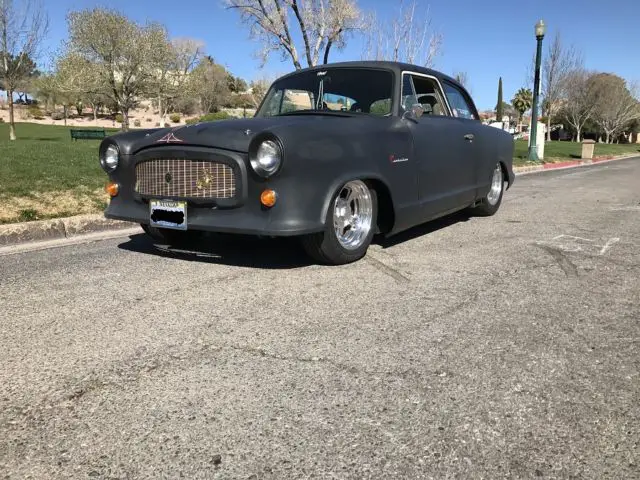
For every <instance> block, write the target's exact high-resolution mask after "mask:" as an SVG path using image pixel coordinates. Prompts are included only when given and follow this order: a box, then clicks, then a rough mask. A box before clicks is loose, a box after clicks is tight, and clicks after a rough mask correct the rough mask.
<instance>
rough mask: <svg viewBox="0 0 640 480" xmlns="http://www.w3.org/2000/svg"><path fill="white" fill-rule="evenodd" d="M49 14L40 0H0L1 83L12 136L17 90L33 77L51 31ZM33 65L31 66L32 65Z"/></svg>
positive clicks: (13, 135)
mask: <svg viewBox="0 0 640 480" xmlns="http://www.w3.org/2000/svg"><path fill="white" fill-rule="evenodd" d="M48 26H49V20H48V17H47V15H46V13H45V11H44V9H43V5H42V4H41V3H40V1H39V0H22V1H20V2H19V5H16V4H14V2H13V0H0V83H1V84H2V85H3V87H4V89H5V90H6V92H7V100H8V102H9V139H10V140H15V139H16V128H15V121H14V111H13V110H14V109H13V93H14V92H15V91H16V89H17V88H18V87H19V86H20V84H22V83H23V82H24V81H25V79H26V78H28V77H29V75H30V74H31V72H32V70H33V61H32V59H35V58H36V57H37V56H38V48H39V47H40V43H41V42H42V39H43V38H44V36H45V35H46V33H47V29H48ZM28 67H31V68H28Z"/></svg>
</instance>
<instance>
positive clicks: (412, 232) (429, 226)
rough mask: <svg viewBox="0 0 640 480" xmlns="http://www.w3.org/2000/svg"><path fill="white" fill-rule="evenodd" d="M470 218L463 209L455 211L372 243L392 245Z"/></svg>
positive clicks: (384, 246) (383, 246)
mask: <svg viewBox="0 0 640 480" xmlns="http://www.w3.org/2000/svg"><path fill="white" fill-rule="evenodd" d="M470 218H471V216H470V215H469V214H468V213H467V212H465V211H460V212H456V213H453V214H451V215H447V216H446V217H442V218H438V219H436V220H432V221H431V222H427V223H423V224H421V225H418V226H416V227H413V228H410V229H409V230H405V231H404V232H400V233H398V234H397V235H393V236H392V237H389V238H385V237H379V238H376V239H375V240H374V243H376V244H378V245H380V246H381V247H382V248H389V247H393V246H395V245H398V244H399V243H404V242H408V241H409V240H413V239H414V238H418V237H422V236H423V235H428V234H429V233H433V232H436V231H438V230H441V229H443V228H447V227H450V226H451V225H455V224H456V223H460V222H466V221H467V220H469V219H470Z"/></svg>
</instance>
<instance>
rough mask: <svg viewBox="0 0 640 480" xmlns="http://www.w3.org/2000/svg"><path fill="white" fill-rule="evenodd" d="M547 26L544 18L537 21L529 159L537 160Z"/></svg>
mask: <svg viewBox="0 0 640 480" xmlns="http://www.w3.org/2000/svg"><path fill="white" fill-rule="evenodd" d="M546 28H547V26H546V25H545V24H544V22H543V21H542V20H540V21H539V22H538V23H536V40H537V43H538V49H537V51H536V74H535V77H534V80H533V105H532V106H531V133H530V137H531V138H530V139H529V160H532V161H534V162H537V161H538V160H539V158H538V145H537V143H538V142H537V138H536V136H537V133H538V96H539V95H540V63H541V61H542V39H543V38H544V33H545V30H546Z"/></svg>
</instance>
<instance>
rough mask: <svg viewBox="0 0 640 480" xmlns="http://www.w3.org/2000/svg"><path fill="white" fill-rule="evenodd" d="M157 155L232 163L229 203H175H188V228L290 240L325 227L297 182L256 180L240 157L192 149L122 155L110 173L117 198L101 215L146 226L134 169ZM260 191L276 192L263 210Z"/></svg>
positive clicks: (146, 214) (145, 211) (145, 199)
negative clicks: (273, 200)
mask: <svg viewBox="0 0 640 480" xmlns="http://www.w3.org/2000/svg"><path fill="white" fill-rule="evenodd" d="M159 155H161V156H165V157H175V158H189V159H203V158H212V157H214V156H219V157H221V156H224V157H225V162H227V163H230V164H233V167H234V171H235V175H236V184H237V192H236V196H235V197H234V198H233V200H229V199H224V200H220V201H216V200H214V199H208V200H202V199H194V200H189V199H184V198H182V199H180V200H183V201H184V200H186V201H187V229H188V230H203V231H210V232H221V233H238V234H248V235H267V236H295V235H305V234H309V233H314V232H319V231H322V230H323V229H324V224H323V222H322V220H321V215H320V212H319V211H316V210H317V209H316V208H313V207H312V205H311V204H310V198H309V195H305V187H304V186H303V185H300V184H296V183H295V182H294V181H293V179H286V178H285V179H282V178H277V179H271V180H264V179H261V178H259V177H258V176H257V175H255V174H254V173H253V171H252V170H250V168H247V165H248V161H247V157H246V155H245V154H240V153H237V152H229V151H222V150H217V149H210V148H208V149H202V148H195V147H181V148H173V147H170V148H169V147H161V148H157V149H150V150H148V151H144V152H143V153H141V154H138V155H132V156H123V157H122V158H121V163H120V166H119V167H118V169H116V171H115V172H114V173H113V174H111V175H110V179H111V180H112V181H114V182H117V183H118V184H119V185H120V189H119V193H118V195H117V196H116V197H113V198H112V199H111V202H110V204H109V206H108V207H107V209H106V211H105V217H107V218H111V219H116V220H125V221H129V222H135V223H140V224H149V221H150V219H149V200H150V197H145V196H142V195H140V194H138V193H137V192H136V191H135V184H136V178H135V166H136V164H137V163H139V162H140V161H143V160H145V159H148V158H158V156H159ZM279 177H280V176H279ZM265 188H273V189H274V190H276V192H277V193H278V201H277V203H276V205H275V206H274V207H272V208H266V207H264V206H262V204H261V203H260V194H261V193H262V191H263V190H264V189H265ZM308 191H309V190H306V192H308ZM153 198H165V197H153ZM166 198H171V197H166ZM174 199H175V198H174Z"/></svg>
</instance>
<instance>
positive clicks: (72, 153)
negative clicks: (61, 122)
mask: <svg viewBox="0 0 640 480" xmlns="http://www.w3.org/2000/svg"><path fill="white" fill-rule="evenodd" d="M69 130H70V128H69V127H64V126H57V125H38V124H34V123H18V124H16V135H17V137H18V140H16V141H15V142H10V141H9V126H8V125H7V124H6V123H2V124H0V223H9V222H13V221H17V220H36V219H41V218H50V217H58V216H65V215H73V214H75V213H91V212H98V211H101V210H102V209H103V208H104V205H105V201H106V198H107V197H106V196H105V194H104V193H103V192H102V188H103V187H104V184H105V183H106V181H107V176H106V174H105V173H104V171H103V170H102V169H101V168H100V165H99V163H98V145H99V144H100V141H99V140H77V141H72V140H71V136H70V134H69ZM108 133H109V131H108Z"/></svg>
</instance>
